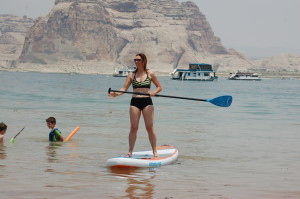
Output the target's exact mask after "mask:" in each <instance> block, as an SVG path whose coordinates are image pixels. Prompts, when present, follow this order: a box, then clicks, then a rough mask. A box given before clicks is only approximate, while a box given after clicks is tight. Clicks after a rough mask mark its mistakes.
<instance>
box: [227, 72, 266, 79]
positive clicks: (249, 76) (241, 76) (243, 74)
mask: <svg viewBox="0 0 300 199" xmlns="http://www.w3.org/2000/svg"><path fill="white" fill-rule="evenodd" d="M228 79H229V80H252V81H260V80H261V78H260V77H259V76H258V74H257V73H252V72H248V71H240V70H238V71H236V72H235V73H233V74H231V76H230V77H229V78H228Z"/></svg>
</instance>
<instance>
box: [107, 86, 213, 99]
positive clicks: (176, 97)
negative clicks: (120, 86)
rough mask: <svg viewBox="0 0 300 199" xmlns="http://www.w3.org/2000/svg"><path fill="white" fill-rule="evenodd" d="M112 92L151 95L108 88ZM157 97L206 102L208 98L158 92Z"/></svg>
mask: <svg viewBox="0 0 300 199" xmlns="http://www.w3.org/2000/svg"><path fill="white" fill-rule="evenodd" d="M110 92H116V93H129V94H135V95H147V96H150V94H149V93H140V92H129V91H119V90H112V89H110V88H109V89H108V93H110ZM155 97H168V98H175V99H185V100H194V101H204V102H206V101H207V100H206V99H197V98H190V97H178V96H170V95H159V94H156V95H155Z"/></svg>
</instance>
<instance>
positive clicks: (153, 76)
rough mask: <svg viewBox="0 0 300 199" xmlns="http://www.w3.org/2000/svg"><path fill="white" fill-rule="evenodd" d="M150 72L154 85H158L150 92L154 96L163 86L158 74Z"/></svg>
mask: <svg viewBox="0 0 300 199" xmlns="http://www.w3.org/2000/svg"><path fill="white" fill-rule="evenodd" d="M149 74H150V77H151V81H152V82H153V83H154V85H155V86H156V89H155V90H154V91H152V92H150V96H154V95H155V94H157V93H159V92H160V91H162V86H161V85H160V83H159V81H158V79H157V77H156V75H155V74H154V73H153V72H152V71H150V70H149Z"/></svg>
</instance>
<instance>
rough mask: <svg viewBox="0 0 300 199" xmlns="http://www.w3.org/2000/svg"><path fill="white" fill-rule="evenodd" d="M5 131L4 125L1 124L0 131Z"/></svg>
mask: <svg viewBox="0 0 300 199" xmlns="http://www.w3.org/2000/svg"><path fill="white" fill-rule="evenodd" d="M6 129H7V126H6V124H4V123H3V122H1V123H0V131H4V130H6Z"/></svg>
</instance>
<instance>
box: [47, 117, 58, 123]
mask: <svg viewBox="0 0 300 199" xmlns="http://www.w3.org/2000/svg"><path fill="white" fill-rule="evenodd" d="M46 122H50V123H51V124H56V119H55V118H54V117H49V118H48V119H46Z"/></svg>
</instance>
